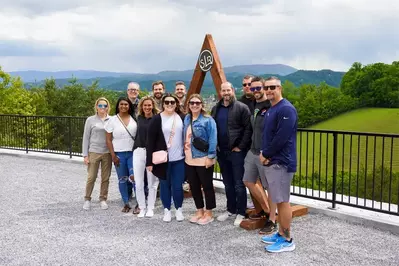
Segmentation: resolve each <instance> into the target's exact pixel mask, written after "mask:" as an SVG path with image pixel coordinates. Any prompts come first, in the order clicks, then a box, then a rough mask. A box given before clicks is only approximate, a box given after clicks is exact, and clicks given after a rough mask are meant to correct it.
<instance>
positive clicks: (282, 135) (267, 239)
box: [259, 77, 298, 252]
mask: <svg viewBox="0 0 399 266" xmlns="http://www.w3.org/2000/svg"><path fill="white" fill-rule="evenodd" d="M264 90H265V92H266V96H267V99H268V100H270V102H271V105H272V106H271V108H270V109H269V110H268V111H267V113H266V116H265V121H264V129H263V137H262V152H261V154H260V155H259V159H260V161H261V163H262V164H263V165H264V166H265V168H264V170H265V176H266V179H267V182H268V184H269V194H270V195H269V196H270V197H271V199H272V202H273V203H276V204H277V210H278V220H279V230H278V232H277V233H275V234H273V235H270V236H264V237H262V241H263V242H264V243H266V244H270V245H268V246H265V249H266V251H269V252H283V251H293V250H294V249H295V244H294V241H293V239H292V238H291V232H290V226H291V220H292V211H291V205H290V188H291V181H292V178H293V176H294V173H295V172H296V164H297V158H296V156H297V155H296V133H297V128H298V114H297V111H296V109H295V107H294V106H293V105H292V104H291V103H290V102H289V101H288V100H286V99H284V98H283V96H282V90H283V88H282V86H281V81H280V80H279V79H278V78H276V77H270V78H268V79H267V80H266V81H265V85H264Z"/></svg>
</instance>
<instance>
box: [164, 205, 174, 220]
mask: <svg viewBox="0 0 399 266" xmlns="http://www.w3.org/2000/svg"><path fill="white" fill-rule="evenodd" d="M163 221H164V222H170V221H172V212H171V211H170V210H168V209H166V208H165V209H164V214H163Z"/></svg>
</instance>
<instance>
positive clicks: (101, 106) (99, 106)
mask: <svg viewBox="0 0 399 266" xmlns="http://www.w3.org/2000/svg"><path fill="white" fill-rule="evenodd" d="M97 106H98V108H107V107H108V104H99V105H97Z"/></svg>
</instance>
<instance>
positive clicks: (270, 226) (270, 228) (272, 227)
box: [259, 220, 277, 235]
mask: <svg viewBox="0 0 399 266" xmlns="http://www.w3.org/2000/svg"><path fill="white" fill-rule="evenodd" d="M274 231H277V225H276V224H275V223H273V222H272V221H270V220H267V221H266V223H265V225H264V226H263V228H262V229H260V230H259V234H261V235H266V234H270V233H273V232H274Z"/></svg>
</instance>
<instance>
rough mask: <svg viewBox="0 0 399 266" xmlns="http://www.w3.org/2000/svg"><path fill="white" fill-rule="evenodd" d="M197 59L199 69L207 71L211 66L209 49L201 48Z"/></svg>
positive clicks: (211, 56)
mask: <svg viewBox="0 0 399 266" xmlns="http://www.w3.org/2000/svg"><path fill="white" fill-rule="evenodd" d="M198 61H199V67H200V68H201V70H202V71H204V72H207V71H209V70H210V69H211V68H212V66H213V55H212V53H211V52H210V51H209V50H203V51H202V52H201V54H200V56H199V59H198Z"/></svg>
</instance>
